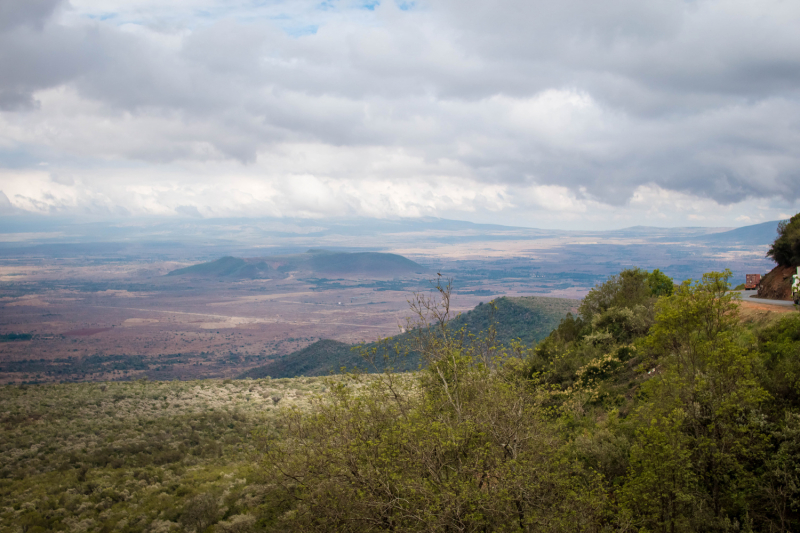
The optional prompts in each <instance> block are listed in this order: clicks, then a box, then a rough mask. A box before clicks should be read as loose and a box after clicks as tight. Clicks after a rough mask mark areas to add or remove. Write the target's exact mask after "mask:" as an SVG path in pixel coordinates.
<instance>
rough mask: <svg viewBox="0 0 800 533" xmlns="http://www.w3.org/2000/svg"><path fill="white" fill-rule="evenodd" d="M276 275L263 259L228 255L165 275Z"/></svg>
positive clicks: (256, 276) (267, 276)
mask: <svg viewBox="0 0 800 533" xmlns="http://www.w3.org/2000/svg"><path fill="white" fill-rule="evenodd" d="M276 275H280V273H279V272H277V271H276V270H274V269H273V268H272V267H270V266H269V265H268V264H267V263H266V262H264V261H263V260H260V259H250V260H248V259H241V258H239V257H230V256H228V257H223V258H221V259H217V260H216V261H210V262H208V263H200V264H199V265H192V266H189V267H186V268H179V269H177V270H173V271H172V272H170V273H169V274H167V276H185V277H193V278H235V279H262V278H271V277H275V276H276Z"/></svg>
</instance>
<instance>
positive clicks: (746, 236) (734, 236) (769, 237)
mask: <svg viewBox="0 0 800 533" xmlns="http://www.w3.org/2000/svg"><path fill="white" fill-rule="evenodd" d="M777 230H778V221H777V220H773V221H770V222H763V223H761V224H754V225H752V226H744V227H741V228H736V229H732V230H729V231H722V232H719V233H711V234H709V235H699V236H697V237H692V238H691V239H690V240H693V241H702V242H707V243H710V244H717V245H721V244H744V245H753V246H758V245H765V244H770V243H772V241H774V240H775V235H776V234H777Z"/></svg>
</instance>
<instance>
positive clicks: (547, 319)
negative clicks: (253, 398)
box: [239, 296, 579, 378]
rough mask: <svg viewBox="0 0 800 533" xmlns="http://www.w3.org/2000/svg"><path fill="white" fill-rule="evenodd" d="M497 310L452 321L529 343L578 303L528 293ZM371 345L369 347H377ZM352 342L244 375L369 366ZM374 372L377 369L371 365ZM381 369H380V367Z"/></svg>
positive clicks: (411, 363) (317, 346)
mask: <svg viewBox="0 0 800 533" xmlns="http://www.w3.org/2000/svg"><path fill="white" fill-rule="evenodd" d="M494 303H495V307H496V309H493V308H492V306H491V305H489V304H481V305H479V306H478V307H476V308H475V309H473V310H471V311H468V312H467V313H464V314H462V315H459V316H458V317H457V318H455V319H453V320H452V321H451V325H452V327H453V328H454V329H460V328H461V327H462V326H463V327H466V330H467V331H468V332H469V333H474V334H477V333H480V332H482V331H485V330H487V329H488V327H489V325H490V324H491V323H492V322H494V323H495V324H496V326H497V339H498V341H499V342H500V343H502V344H505V345H508V343H509V342H510V341H511V340H512V339H520V340H521V341H522V342H523V343H524V344H526V345H532V344H535V343H536V342H538V341H540V340H542V339H544V338H545V337H546V336H547V335H548V334H549V333H550V332H551V331H552V330H553V329H554V328H555V327H556V326H557V325H558V323H559V322H560V321H561V319H562V318H564V317H565V316H566V314H567V313H568V312H570V311H574V310H575V308H576V307H577V305H578V303H579V302H578V301H577V300H567V299H563V298H545V297H538V296H525V297H518V298H507V297H503V298H499V299H497V300H495V302H494ZM409 339H410V337H409V334H408V333H405V334H402V335H397V336H395V337H392V338H391V339H390V345H394V344H396V343H400V344H404V343H407V342H408V341H409ZM375 346H376V345H375V344H369V345H367V346H366V347H365V348H367V349H370V348H373V347H375ZM353 347H354V346H352V345H349V344H345V343H342V342H337V341H333V340H329V339H323V340H320V341H317V342H315V343H314V344H311V345H309V346H307V347H305V348H303V349H302V350H298V351H296V352H293V353H291V354H289V355H286V356H284V357H281V358H280V359H278V360H277V361H274V362H272V363H270V364H268V365H264V366H261V367H257V368H253V369H251V370H249V371H247V372H245V373H244V374H242V375H241V376H239V377H241V378H247V377H251V378H263V377H266V376H270V377H273V378H287V377H295V376H322V375H326V374H329V373H331V372H338V371H339V370H340V369H341V368H342V367H345V368H353V367H356V366H358V367H361V368H363V367H365V364H364V361H363V359H362V358H361V356H360V355H359V350H358V349H356V350H353ZM419 365H420V358H419V356H417V355H414V354H410V355H409V356H408V357H406V358H404V359H403V360H402V361H401V362H400V363H399V364H398V365H397V366H396V367H395V370H403V371H404V370H416V369H417V368H418V367H419ZM366 370H367V371H373V370H375V369H373V368H367V369H366ZM378 370H380V368H378Z"/></svg>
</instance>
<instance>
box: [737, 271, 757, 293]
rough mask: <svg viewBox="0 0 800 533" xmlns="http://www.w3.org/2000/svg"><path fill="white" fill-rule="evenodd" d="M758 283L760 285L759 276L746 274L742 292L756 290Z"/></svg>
mask: <svg viewBox="0 0 800 533" xmlns="http://www.w3.org/2000/svg"><path fill="white" fill-rule="evenodd" d="M739 279H741V278H739ZM759 283H761V274H746V275H745V277H744V290H746V291H750V290H753V289H756V288H758V284H759Z"/></svg>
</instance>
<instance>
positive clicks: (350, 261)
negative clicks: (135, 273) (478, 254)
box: [167, 249, 428, 279]
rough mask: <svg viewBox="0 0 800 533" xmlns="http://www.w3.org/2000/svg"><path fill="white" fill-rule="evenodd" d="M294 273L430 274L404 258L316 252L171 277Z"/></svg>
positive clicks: (208, 266) (228, 263)
mask: <svg viewBox="0 0 800 533" xmlns="http://www.w3.org/2000/svg"><path fill="white" fill-rule="evenodd" d="M290 272H297V273H302V274H306V275H314V276H325V277H337V278H360V279H364V278H366V279H393V278H398V277H416V276H420V275H424V274H428V272H427V269H426V268H425V267H423V266H421V265H419V264H417V263H415V262H414V261H412V260H410V259H407V258H405V257H403V256H402V255H397V254H388V253H379V252H355V253H347V252H331V251H327V250H319V249H312V250H309V251H308V252H306V253H304V254H296V255H284V256H271V257H267V258H251V259H242V258H239V257H230V256H228V257H223V258H221V259H217V260H216V261H209V262H207V263H200V264H197V265H192V266H189V267H185V268H179V269H177V270H173V271H172V272H170V273H168V274H167V275H168V276H183V277H193V278H226V279H269V278H281V277H285V276H286V275H288V273H290Z"/></svg>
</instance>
